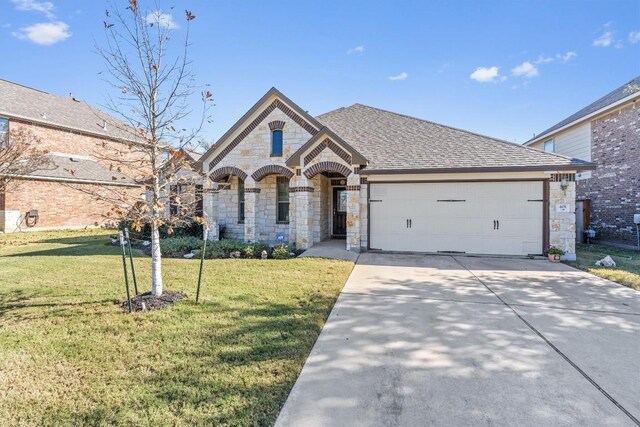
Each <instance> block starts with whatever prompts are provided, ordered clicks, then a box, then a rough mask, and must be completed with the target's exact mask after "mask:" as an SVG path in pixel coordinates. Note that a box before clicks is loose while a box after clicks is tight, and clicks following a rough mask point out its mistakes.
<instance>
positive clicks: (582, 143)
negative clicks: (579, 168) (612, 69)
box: [525, 77, 640, 246]
mask: <svg viewBox="0 0 640 427" xmlns="http://www.w3.org/2000/svg"><path fill="white" fill-rule="evenodd" d="M638 100H640V77H636V78H635V79H633V80H632V81H630V82H628V83H626V84H624V85H622V86H621V87H619V88H617V89H616V90H614V91H613V92H611V93H609V94H607V95H605V96H603V97H602V98H600V99H598V100H597V101H595V102H594V103H592V104H590V105H588V106H587V107H585V108H583V109H582V110H580V111H578V112H577V113H575V114H573V115H571V116H569V117H567V118H566V119H564V120H563V121H561V122H560V123H558V124H556V125H554V126H552V127H550V128H549V129H547V130H545V131H544V132H542V133H540V134H539V135H537V136H535V137H534V138H533V139H531V140H530V141H528V142H527V143H526V144H525V145H528V146H529V147H534V148H538V149H540V150H543V151H547V152H554V153H559V154H564V155H567V156H570V157H577V158H580V159H583V160H586V161H589V162H593V163H595V164H596V165H597V168H596V170H594V171H592V172H591V171H587V172H582V173H579V174H578V175H577V176H576V179H577V182H576V187H577V188H576V197H577V200H578V202H577V204H576V215H577V229H578V231H577V238H578V240H582V239H583V237H584V236H583V230H584V229H586V228H587V227H589V225H591V226H592V227H593V228H595V230H596V233H597V235H596V237H597V238H599V239H600V240H602V241H608V242H612V243H618V244H626V245H634V246H635V245H636V242H637V235H636V233H637V231H636V226H635V224H634V222H633V216H634V214H638V213H640V105H638Z"/></svg>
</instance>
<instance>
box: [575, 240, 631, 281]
mask: <svg viewBox="0 0 640 427" xmlns="http://www.w3.org/2000/svg"><path fill="white" fill-rule="evenodd" d="M607 255H609V256H610V257H611V258H613V260H614V261H615V262H616V264H617V266H616V268H604V267H597V266H596V265H595V262H596V261H598V260H601V259H602V258H604V257H605V256H607ZM576 258H577V260H576V261H575V262H568V263H567V264H569V265H571V266H573V267H576V268H579V269H581V270H585V271H588V272H589V273H591V274H595V275H596V276H598V277H602V278H603V279H608V280H611V281H613V282H617V283H620V284H621V285H625V286H629V287H630V288H633V289H636V290H640V252H638V251H628V250H624V249H616V248H609V247H605V246H599V245H588V246H586V245H580V246H578V247H577V248H576Z"/></svg>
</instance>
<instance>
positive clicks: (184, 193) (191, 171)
mask: <svg viewBox="0 0 640 427" xmlns="http://www.w3.org/2000/svg"><path fill="white" fill-rule="evenodd" d="M201 156H202V153H198V152H196V151H192V150H187V149H181V150H178V151H176V152H175V153H174V154H173V158H172V159H171V161H170V162H168V163H167V165H166V166H165V168H166V169H167V174H166V176H165V179H168V183H169V185H168V188H167V187H165V189H166V190H167V191H165V192H164V194H165V197H166V194H167V193H168V194H169V200H168V203H167V200H166V199H165V200H164V202H165V206H166V209H167V216H168V217H172V216H176V215H178V214H179V215H178V216H180V217H193V216H197V217H202V216H203V206H202V191H203V184H204V179H205V177H204V175H203V174H202V173H201V172H200V171H199V169H198V166H197V164H198V160H200V157H201Z"/></svg>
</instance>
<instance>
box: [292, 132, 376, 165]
mask: <svg viewBox="0 0 640 427" xmlns="http://www.w3.org/2000/svg"><path fill="white" fill-rule="evenodd" d="M314 145H317V147H316V149H315V150H313V151H312V152H311V153H309V154H307V155H306V156H305V157H304V159H303V158H302V155H303V154H304V153H306V152H307V151H309V149H310V148H311V147H313V146H314ZM325 148H329V149H330V150H332V151H333V152H334V153H336V154H337V155H338V156H339V157H340V158H342V159H343V160H344V161H346V162H347V163H349V164H356V165H366V164H367V159H366V158H365V157H364V156H363V155H362V154H361V153H360V152H359V151H358V150H356V149H355V148H353V147H352V146H351V145H349V144H348V143H347V142H346V141H345V140H343V139H342V138H340V136H338V135H336V133H335V132H333V131H332V130H331V129H329V128H328V127H326V126H324V127H322V128H321V129H320V131H318V133H316V134H315V135H314V136H313V137H312V138H311V139H310V140H309V141H307V142H306V143H305V144H304V145H303V146H302V147H300V148H299V149H298V150H297V151H296V152H295V153H293V154H292V155H291V156H290V157H289V158H288V159H287V166H289V167H295V166H301V165H302V163H303V160H304V164H305V165H306V164H308V163H309V161H310V160H311V158H313V157H314V154H316V155H317V154H320V152H321V151H322V150H324V149H325ZM316 150H317V152H316ZM310 157H311V158H310Z"/></svg>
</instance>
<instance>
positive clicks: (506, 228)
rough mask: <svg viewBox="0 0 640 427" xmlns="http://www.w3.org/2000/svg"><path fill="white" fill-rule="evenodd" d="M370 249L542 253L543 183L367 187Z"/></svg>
mask: <svg viewBox="0 0 640 427" xmlns="http://www.w3.org/2000/svg"><path fill="white" fill-rule="evenodd" d="M369 198H370V222H371V225H370V227H371V228H370V233H371V236H370V247H371V249H381V250H390V251H413V252H465V253H472V254H500V255H529V254H541V253H542V249H543V248H542V230H543V221H542V217H543V204H542V198H543V183H542V182H541V181H520V182H460V183H411V184H404V183H403V184H400V183H398V184H376V183H370V195H369Z"/></svg>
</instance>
